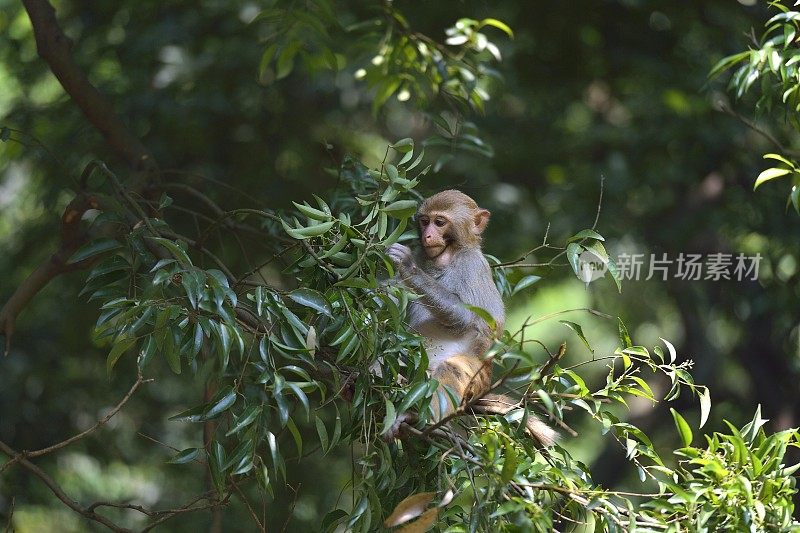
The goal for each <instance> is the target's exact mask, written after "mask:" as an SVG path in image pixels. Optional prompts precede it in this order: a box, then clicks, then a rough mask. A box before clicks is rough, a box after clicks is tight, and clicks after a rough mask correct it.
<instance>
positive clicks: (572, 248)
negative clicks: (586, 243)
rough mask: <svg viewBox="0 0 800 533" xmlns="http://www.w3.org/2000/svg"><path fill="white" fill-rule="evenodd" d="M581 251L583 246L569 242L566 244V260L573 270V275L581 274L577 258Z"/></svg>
mask: <svg viewBox="0 0 800 533" xmlns="http://www.w3.org/2000/svg"><path fill="white" fill-rule="evenodd" d="M582 252H583V247H582V246H581V245H580V244H578V243H574V242H571V243H569V244H568V245H567V261H569V264H570V265H571V266H572V270H574V271H575V275H576V276H578V277H580V275H581V265H580V261H579V260H578V259H579V257H580V255H581V253H582Z"/></svg>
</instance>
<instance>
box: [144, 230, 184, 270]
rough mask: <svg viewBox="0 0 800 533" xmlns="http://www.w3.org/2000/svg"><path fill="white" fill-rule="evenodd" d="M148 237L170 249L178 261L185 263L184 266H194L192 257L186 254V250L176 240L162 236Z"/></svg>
mask: <svg viewBox="0 0 800 533" xmlns="http://www.w3.org/2000/svg"><path fill="white" fill-rule="evenodd" d="M148 239H150V240H151V241H155V242H157V243H158V244H160V245H161V246H163V247H164V248H166V249H167V250H169V252H170V253H171V254H172V256H173V257H174V258H175V259H177V260H178V262H179V263H180V264H181V265H183V266H184V267H187V266H192V261H191V259H189V256H188V255H186V252H185V251H184V250H183V248H181V247H180V246H178V244H177V243H175V242H173V241H171V240H169V239H164V238H161V237H148Z"/></svg>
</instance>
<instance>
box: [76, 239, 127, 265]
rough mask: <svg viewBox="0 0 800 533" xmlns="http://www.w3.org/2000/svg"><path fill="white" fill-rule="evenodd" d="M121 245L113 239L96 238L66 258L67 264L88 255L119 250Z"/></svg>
mask: <svg viewBox="0 0 800 533" xmlns="http://www.w3.org/2000/svg"><path fill="white" fill-rule="evenodd" d="M120 248H122V245H121V244H120V243H119V242H117V241H116V240H114V239H98V240H96V241H92V242H90V243H88V244H85V245H83V246H81V247H80V248H79V249H78V250H77V251H76V252H75V253H74V254H72V255H71V256H70V258H69V259H67V264H68V265H72V264H74V263H79V262H81V261H83V260H85V259H89V258H90V257H94V256H97V255H101V254H104V253H107V252H110V251H112V250H119V249H120Z"/></svg>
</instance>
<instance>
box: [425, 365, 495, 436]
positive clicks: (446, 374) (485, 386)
mask: <svg viewBox="0 0 800 533" xmlns="http://www.w3.org/2000/svg"><path fill="white" fill-rule="evenodd" d="M431 377H433V378H436V380H437V381H439V391H438V392H439V394H437V398H435V399H434V401H433V413H434V420H435V421H438V420H441V419H442V418H443V417H445V416H447V415H449V414H450V413H452V412H453V410H454V406H453V402H452V401H451V399H450V395H449V394H447V392H446V391H445V388H449V389H450V390H452V391H453V392H454V393H455V394H456V395H457V396H458V398H459V401H460V402H461V403H463V402H467V401H470V400H471V399H473V398H479V397H481V396H483V395H484V394H485V393H486V391H488V390H489V388H490V387H491V386H492V364H491V361H481V360H480V359H478V358H477V357H475V356H472V355H454V356H452V357H450V358H449V359H447V360H446V361H444V362H442V363H441V364H439V365H438V366H437V367H436V368H435V369H434V370H433V372H432V373H431ZM441 397H444V400H441V401H440V398H441ZM455 407H458V406H455Z"/></svg>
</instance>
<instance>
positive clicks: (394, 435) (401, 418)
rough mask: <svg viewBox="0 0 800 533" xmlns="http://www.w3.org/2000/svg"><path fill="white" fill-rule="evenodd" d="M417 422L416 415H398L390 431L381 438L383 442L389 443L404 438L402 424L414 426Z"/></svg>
mask: <svg viewBox="0 0 800 533" xmlns="http://www.w3.org/2000/svg"><path fill="white" fill-rule="evenodd" d="M417 420H419V417H418V416H417V414H416V413H408V412H406V413H400V414H399V415H397V418H395V419H394V423H393V424H392V427H391V429H389V431H387V432H386V434H384V436H383V440H385V441H386V442H391V441H393V440H394V439H402V438H403V437H404V432H403V424H414V423H416V422H417Z"/></svg>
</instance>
